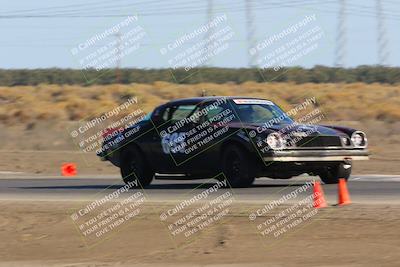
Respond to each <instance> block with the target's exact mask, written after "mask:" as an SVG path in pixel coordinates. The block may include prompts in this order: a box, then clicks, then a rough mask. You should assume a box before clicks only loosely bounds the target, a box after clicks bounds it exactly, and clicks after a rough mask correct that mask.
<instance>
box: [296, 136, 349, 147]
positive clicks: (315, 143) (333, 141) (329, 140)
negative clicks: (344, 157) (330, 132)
mask: <svg viewBox="0 0 400 267" xmlns="http://www.w3.org/2000/svg"><path fill="white" fill-rule="evenodd" d="M296 146H297V147H338V146H339V147H340V146H342V144H341V142H340V138H339V137H338V136H307V137H303V138H301V139H300V140H298V141H297V142H296Z"/></svg>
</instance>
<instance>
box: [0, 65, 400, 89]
mask: <svg viewBox="0 0 400 267" xmlns="http://www.w3.org/2000/svg"><path fill="white" fill-rule="evenodd" d="M116 77H118V79H117V78H116ZM156 81H165V82H170V83H180V84H197V83H202V82H210V83H218V84H222V83H226V82H232V83H236V84H241V83H244V82H247V81H254V82H293V83H297V84H301V83H354V82H362V83H388V84H396V83H399V82H400V68H397V67H396V68H395V67H382V66H359V67H356V68H331V67H324V66H315V67H314V68H311V69H304V68H300V67H293V68H286V69H280V70H278V71H274V70H272V69H268V70H259V69H256V68H242V69H233V68H200V69H193V70H190V71H185V70H184V69H177V70H172V69H121V70H120V71H119V73H118V74H117V72H116V71H115V70H114V69H107V70H102V71H101V72H98V71H96V70H88V71H82V70H75V69H58V68H50V69H15V70H14V69H13V70H9V69H0V86H19V85H38V84H59V85H63V84H69V85H73V84H76V85H91V84H101V85H106V84H113V83H116V82H118V83H122V84H131V83H148V84H150V83H153V82H156Z"/></svg>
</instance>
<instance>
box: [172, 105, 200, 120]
mask: <svg viewBox="0 0 400 267" xmlns="http://www.w3.org/2000/svg"><path fill="white" fill-rule="evenodd" d="M196 108H197V106H196V105H180V106H176V107H172V108H171V110H170V115H169V117H170V120H171V122H177V121H180V120H182V119H184V118H187V117H189V116H190V115H191V114H192V113H193V112H194V110H195V109H196Z"/></svg>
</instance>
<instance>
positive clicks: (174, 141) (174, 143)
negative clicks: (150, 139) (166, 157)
mask: <svg viewBox="0 0 400 267" xmlns="http://www.w3.org/2000/svg"><path fill="white" fill-rule="evenodd" d="M185 145H186V144H185V133H173V134H168V133H167V134H165V135H164V136H163V138H162V139H161V147H162V149H163V152H164V153H165V154H169V153H179V152H180V153H183V152H185Z"/></svg>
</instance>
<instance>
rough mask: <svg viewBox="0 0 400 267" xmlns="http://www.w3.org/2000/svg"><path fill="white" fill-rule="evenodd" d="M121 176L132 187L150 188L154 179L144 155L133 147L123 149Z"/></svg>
mask: <svg viewBox="0 0 400 267" xmlns="http://www.w3.org/2000/svg"><path fill="white" fill-rule="evenodd" d="M120 162H121V176H122V179H123V181H124V182H125V183H126V184H128V185H131V186H132V187H145V186H148V185H149V184H150V183H151V181H152V180H153V177H154V172H153V171H152V170H151V168H150V167H149V165H148V163H147V161H146V159H145V158H144V155H142V154H141V153H140V151H139V150H138V149H137V148H136V147H133V146H130V147H126V148H123V150H122V152H121V160H120Z"/></svg>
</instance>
